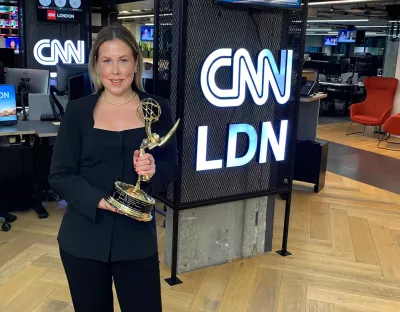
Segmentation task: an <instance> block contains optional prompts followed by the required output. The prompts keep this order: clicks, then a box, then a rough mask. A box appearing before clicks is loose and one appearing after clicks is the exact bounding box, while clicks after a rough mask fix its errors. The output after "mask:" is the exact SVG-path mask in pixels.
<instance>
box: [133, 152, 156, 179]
mask: <svg viewBox="0 0 400 312" xmlns="http://www.w3.org/2000/svg"><path fill="white" fill-rule="evenodd" d="M133 166H134V167H135V170H136V172H137V174H140V175H143V176H147V177H148V178H152V177H153V175H154V174H155V173H156V162H155V160H154V158H153V156H152V155H151V154H143V155H142V156H140V152H139V151H135V153H134V154H133Z"/></svg>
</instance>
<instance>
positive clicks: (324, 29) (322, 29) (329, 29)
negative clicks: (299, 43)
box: [307, 28, 332, 31]
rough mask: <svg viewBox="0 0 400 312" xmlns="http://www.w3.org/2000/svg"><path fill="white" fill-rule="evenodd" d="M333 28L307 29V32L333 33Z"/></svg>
mask: <svg viewBox="0 0 400 312" xmlns="http://www.w3.org/2000/svg"><path fill="white" fill-rule="evenodd" d="M331 30H332V28H307V31H331Z"/></svg>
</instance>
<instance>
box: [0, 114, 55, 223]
mask: <svg viewBox="0 0 400 312" xmlns="http://www.w3.org/2000/svg"><path fill="white" fill-rule="evenodd" d="M57 133H58V125H55V124H53V123H52V122H50V121H18V123H17V124H16V125H14V126H5V127H0V141H1V142H2V144H1V146H0V159H1V160H3V161H4V162H3V164H1V165H2V166H3V168H2V172H3V173H4V174H2V176H1V181H0V185H2V190H0V191H1V192H3V194H2V196H4V197H3V199H4V198H5V197H9V196H14V197H15V198H12V199H8V200H5V201H4V200H3V201H2V202H0V205H7V206H10V208H8V207H0V210H6V211H10V212H11V211H15V210H17V211H20V210H30V209H33V210H34V211H35V212H36V213H37V214H38V216H39V218H47V216H48V213H47V211H46V210H45V209H44V207H43V206H42V201H43V190H44V187H45V185H46V184H47V177H48V170H49V169H46V170H45V172H43V171H42V170H43V169H44V168H49V164H50V161H51V154H52V146H51V144H50V143H49V142H50V138H52V137H56V136H57ZM10 140H11V143H10ZM8 164H9V165H8ZM4 187H5V188H4ZM7 188H8V191H6V194H4V189H6V190H7ZM9 194H12V195H9ZM19 194H21V196H18V195H19ZM9 200H10V201H9Z"/></svg>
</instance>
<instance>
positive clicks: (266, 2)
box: [216, 0, 301, 9]
mask: <svg viewBox="0 0 400 312" xmlns="http://www.w3.org/2000/svg"><path fill="white" fill-rule="evenodd" d="M216 2H221V3H223V2H224V3H233V4H246V5H251V6H260V7H262V6H264V7H281V8H291V9H298V8H300V5H301V0H216Z"/></svg>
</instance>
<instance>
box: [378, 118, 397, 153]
mask: <svg viewBox="0 0 400 312" xmlns="http://www.w3.org/2000/svg"><path fill="white" fill-rule="evenodd" d="M382 130H383V131H384V132H385V134H384V135H383V136H382V137H379V138H378V141H379V142H378V147H379V148H382V149H387V150H392V151H399V150H397V149H391V148H385V147H381V146H379V145H380V144H381V142H382V141H386V143H389V144H400V142H389V141H388V139H389V138H390V135H392V134H393V135H400V114H397V115H395V116H392V117H389V118H388V120H386V122H385V123H384V124H383V127H382Z"/></svg>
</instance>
